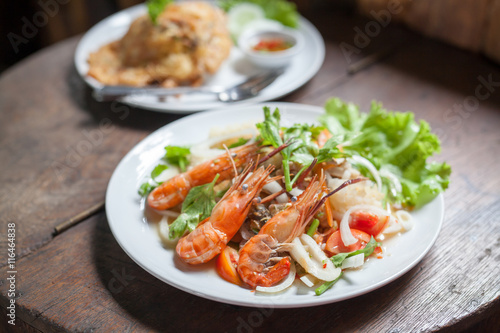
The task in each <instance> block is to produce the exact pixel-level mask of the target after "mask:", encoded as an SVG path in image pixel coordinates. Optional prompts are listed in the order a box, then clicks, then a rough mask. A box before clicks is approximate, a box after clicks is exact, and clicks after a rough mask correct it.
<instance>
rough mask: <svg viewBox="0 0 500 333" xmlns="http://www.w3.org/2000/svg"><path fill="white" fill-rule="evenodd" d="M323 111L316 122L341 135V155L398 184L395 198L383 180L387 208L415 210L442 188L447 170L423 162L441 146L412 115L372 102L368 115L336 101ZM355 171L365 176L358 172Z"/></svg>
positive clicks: (429, 131) (327, 103)
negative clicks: (352, 157) (366, 164)
mask: <svg viewBox="0 0 500 333" xmlns="http://www.w3.org/2000/svg"><path fill="white" fill-rule="evenodd" d="M325 110H326V113H325V114H324V115H323V116H322V117H321V118H320V122H321V123H322V124H323V125H324V126H325V127H327V128H328V130H329V131H330V132H332V133H333V134H336V135H340V136H343V138H344V140H345V142H344V143H343V144H341V145H342V151H343V152H344V153H346V154H351V155H359V156H362V157H364V158H366V159H368V160H369V161H370V162H372V163H373V165H374V166H375V167H376V168H378V169H379V170H381V169H384V170H386V171H389V172H390V173H392V174H393V175H395V176H396V177H397V178H398V179H399V182H400V183H401V186H402V191H401V192H399V193H395V191H394V187H393V186H391V182H390V181H389V179H385V178H384V177H383V184H384V186H383V188H384V191H385V192H386V194H387V196H388V198H389V199H390V201H391V202H392V203H401V204H402V205H404V206H407V207H417V208H418V207H420V206H422V205H424V204H426V203H428V202H429V201H431V200H432V199H434V198H435V197H436V196H437V195H438V194H439V193H441V192H443V191H444V190H445V189H446V188H447V187H448V184H449V176H450V174H451V168H450V166H449V165H448V164H446V163H437V162H432V163H431V162H428V159H429V158H430V157H431V156H433V155H434V154H436V153H439V152H440V149H441V146H440V142H439V139H438V137H437V136H436V135H435V134H433V133H431V128H430V126H429V124H428V123H427V122H426V121H423V120H421V121H420V122H419V123H417V122H416V121H415V116H414V114H413V113H411V112H390V111H387V110H385V109H384V108H383V107H382V105H381V104H380V103H376V102H373V103H372V105H371V110H370V113H369V114H363V113H361V112H359V108H358V107H357V106H356V105H354V104H352V103H344V102H343V101H342V100H340V99H338V98H332V99H330V100H328V101H327V102H326V105H325ZM360 171H361V172H362V173H363V174H364V175H365V176H370V174H369V173H368V172H367V170H365V169H364V168H363V167H360Z"/></svg>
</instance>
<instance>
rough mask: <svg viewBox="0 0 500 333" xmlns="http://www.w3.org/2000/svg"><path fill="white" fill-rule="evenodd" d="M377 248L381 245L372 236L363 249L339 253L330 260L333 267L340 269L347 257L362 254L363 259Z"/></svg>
mask: <svg viewBox="0 0 500 333" xmlns="http://www.w3.org/2000/svg"><path fill="white" fill-rule="evenodd" d="M379 246H382V243H379V242H377V241H376V240H375V238H373V236H372V237H371V239H370V241H369V242H368V243H366V245H365V247H364V248H362V249H359V250H356V251H353V252H347V253H339V254H337V255H335V256H333V257H331V258H330V260H331V261H332V262H333V264H334V265H335V267H340V266H342V263H343V262H344V260H346V259H347V258H349V257H353V256H355V255H358V254H364V255H365V258H367V257H369V256H371V255H372V253H373V251H374V250H375V249H376V248H377V247H379Z"/></svg>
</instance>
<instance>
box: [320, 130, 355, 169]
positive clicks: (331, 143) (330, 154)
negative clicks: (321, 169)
mask: <svg viewBox="0 0 500 333" xmlns="http://www.w3.org/2000/svg"><path fill="white" fill-rule="evenodd" d="M341 142H342V141H341V136H340V135H337V136H332V137H331V138H330V139H328V140H327V141H326V143H325V145H324V146H323V147H322V148H321V149H320V150H319V152H318V156H316V158H317V159H318V163H322V162H325V161H328V160H331V159H332V158H340V157H347V156H350V154H348V153H344V152H342V151H340V149H339V148H337V146H338V145H339V144H340V143H341Z"/></svg>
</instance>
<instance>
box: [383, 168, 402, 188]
mask: <svg viewBox="0 0 500 333" xmlns="http://www.w3.org/2000/svg"><path fill="white" fill-rule="evenodd" d="M380 176H382V177H385V178H387V179H389V181H390V182H391V183H392V186H393V187H394V189H395V190H396V192H397V193H401V192H403V186H402V185H401V182H400V181H399V178H398V177H397V176H396V175H395V174H393V173H392V172H390V171H388V170H387V169H381V170H380Z"/></svg>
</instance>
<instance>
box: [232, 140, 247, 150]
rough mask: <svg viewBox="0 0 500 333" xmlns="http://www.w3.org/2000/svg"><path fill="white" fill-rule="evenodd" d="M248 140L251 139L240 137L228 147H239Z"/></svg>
mask: <svg viewBox="0 0 500 333" xmlns="http://www.w3.org/2000/svg"><path fill="white" fill-rule="evenodd" d="M248 140H250V139H245V138H239V139H238V141H236V142H233V143H232V144H230V145H229V146H228V147H227V148H229V149H231V148H236V147H239V146H243V145H244V144H245V143H247V142H248Z"/></svg>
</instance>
